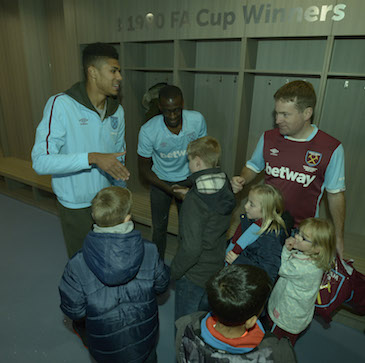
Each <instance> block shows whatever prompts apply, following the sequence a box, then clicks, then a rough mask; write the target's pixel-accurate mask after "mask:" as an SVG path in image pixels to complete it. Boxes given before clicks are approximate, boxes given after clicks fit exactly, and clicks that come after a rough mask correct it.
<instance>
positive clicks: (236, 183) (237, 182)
mask: <svg viewBox="0 0 365 363" xmlns="http://www.w3.org/2000/svg"><path fill="white" fill-rule="evenodd" d="M245 184H246V180H245V179H244V178H242V177H241V176H234V177H233V178H232V179H231V185H232V190H233V193H235V194H236V193H238V192H240V191H241V190H242V189H243V186H244V185H245Z"/></svg>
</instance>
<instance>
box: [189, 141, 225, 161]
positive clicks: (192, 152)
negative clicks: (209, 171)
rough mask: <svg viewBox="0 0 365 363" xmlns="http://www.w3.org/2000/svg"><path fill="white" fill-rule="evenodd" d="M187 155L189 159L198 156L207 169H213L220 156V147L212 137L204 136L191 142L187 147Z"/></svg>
mask: <svg viewBox="0 0 365 363" xmlns="http://www.w3.org/2000/svg"><path fill="white" fill-rule="evenodd" d="M187 153H188V156H190V158H191V159H194V158H195V157H197V156H198V157H199V158H200V159H202V160H203V162H204V164H205V165H206V166H207V167H209V168H215V167H217V165H218V163H219V158H220V156H221V146H220V145H219V142H218V140H217V139H215V138H214V137H211V136H204V137H201V138H199V139H196V140H194V141H191V142H190V143H189V145H188V148H187Z"/></svg>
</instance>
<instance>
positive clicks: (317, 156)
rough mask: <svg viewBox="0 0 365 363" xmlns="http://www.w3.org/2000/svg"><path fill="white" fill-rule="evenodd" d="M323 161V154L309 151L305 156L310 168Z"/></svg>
mask: <svg viewBox="0 0 365 363" xmlns="http://www.w3.org/2000/svg"><path fill="white" fill-rule="evenodd" d="M321 160H322V153H319V152H317V151H311V150H308V151H307V154H306V155H305V162H306V163H307V165H309V166H317V165H318V164H319V163H320V162H321Z"/></svg>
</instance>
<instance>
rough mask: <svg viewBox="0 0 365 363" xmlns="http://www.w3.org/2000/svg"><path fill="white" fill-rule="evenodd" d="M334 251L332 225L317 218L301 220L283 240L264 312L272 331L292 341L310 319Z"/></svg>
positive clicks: (306, 325)
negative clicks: (273, 282)
mask: <svg viewBox="0 0 365 363" xmlns="http://www.w3.org/2000/svg"><path fill="white" fill-rule="evenodd" d="M335 254H336V243H335V234H334V229H333V226H332V224H331V223H330V222H329V221H327V220H325V219H319V218H309V219H305V220H304V221H302V222H301V223H300V225H299V230H294V231H293V232H292V237H289V238H288V239H287V240H286V241H285V246H284V247H283V251H282V255H281V267H280V270H279V279H278V281H277V283H276V285H275V286H274V289H273V291H272V293H271V296H270V299H269V304H268V313H269V317H270V319H271V324H272V329H271V332H273V333H274V334H275V335H276V336H277V337H278V338H279V339H280V338H282V337H283V336H286V337H288V338H289V340H290V341H291V343H292V344H293V346H294V344H295V342H296V340H297V338H298V336H299V334H300V333H301V332H302V331H304V330H305V329H306V328H307V327H308V325H309V324H310V322H311V321H312V318H313V314H314V303H315V300H316V297H317V294H318V291H319V286H320V283H321V280H322V275H323V272H324V271H326V270H328V269H330V268H331V265H332V263H333V261H334V257H335Z"/></svg>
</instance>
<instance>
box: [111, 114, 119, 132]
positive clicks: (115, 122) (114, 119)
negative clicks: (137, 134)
mask: <svg viewBox="0 0 365 363" xmlns="http://www.w3.org/2000/svg"><path fill="white" fill-rule="evenodd" d="M110 118H111V121H110V124H111V126H112V129H113V130H115V129H116V128H117V127H118V117H115V116H111V117H110Z"/></svg>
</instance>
